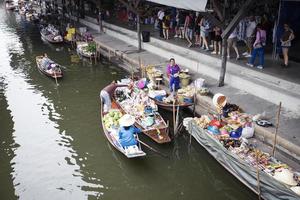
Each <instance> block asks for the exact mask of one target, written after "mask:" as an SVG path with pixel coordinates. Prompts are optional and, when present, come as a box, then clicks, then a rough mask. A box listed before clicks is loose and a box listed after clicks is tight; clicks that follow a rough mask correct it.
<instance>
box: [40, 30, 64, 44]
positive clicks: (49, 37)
mask: <svg viewBox="0 0 300 200" xmlns="http://www.w3.org/2000/svg"><path fill="white" fill-rule="evenodd" d="M46 29H47V27H46V28H43V29H42V30H41V32H40V33H41V38H42V40H44V41H47V42H49V43H52V44H58V43H62V42H63V41H64V40H63V38H62V36H61V35H59V34H52V33H51V32H48V31H47V30H46Z"/></svg>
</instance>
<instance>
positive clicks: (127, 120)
mask: <svg viewBox="0 0 300 200" xmlns="http://www.w3.org/2000/svg"><path fill="white" fill-rule="evenodd" d="M119 123H120V126H125V127H128V126H131V125H133V124H134V123H135V118H134V117H133V116H132V115H129V114H125V115H123V116H122V117H121V118H120V120H119Z"/></svg>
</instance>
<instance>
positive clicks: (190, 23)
mask: <svg viewBox="0 0 300 200" xmlns="http://www.w3.org/2000/svg"><path fill="white" fill-rule="evenodd" d="M194 23H195V22H194V17H193V13H192V12H190V14H189V15H187V16H186V17H185V22H184V30H185V38H186V40H187V41H188V43H189V44H188V47H191V46H192V45H193V43H192V39H193V29H194Z"/></svg>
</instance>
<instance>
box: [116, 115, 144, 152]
mask: <svg viewBox="0 0 300 200" xmlns="http://www.w3.org/2000/svg"><path fill="white" fill-rule="evenodd" d="M134 123H135V118H134V117H133V116H132V115H129V114H125V115H124V116H122V117H121V118H120V120H119V124H120V130H119V142H120V144H121V145H122V146H123V147H124V148H125V147H128V146H133V145H137V142H138V141H137V139H136V138H135V134H138V133H141V129H139V128H136V127H135V126H134Z"/></svg>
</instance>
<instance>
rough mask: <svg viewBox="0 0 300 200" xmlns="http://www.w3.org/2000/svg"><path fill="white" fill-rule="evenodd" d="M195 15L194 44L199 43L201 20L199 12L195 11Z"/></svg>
mask: <svg viewBox="0 0 300 200" xmlns="http://www.w3.org/2000/svg"><path fill="white" fill-rule="evenodd" d="M197 14H198V15H197V17H196V19H195V28H194V32H195V45H199V46H200V45H201V38H200V21H201V16H200V14H199V13H197Z"/></svg>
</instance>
